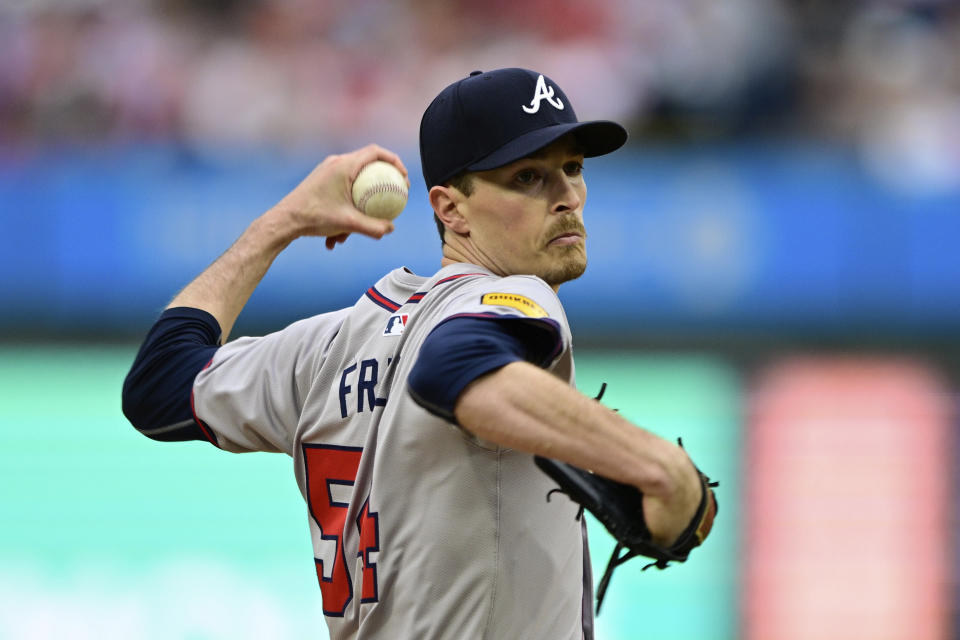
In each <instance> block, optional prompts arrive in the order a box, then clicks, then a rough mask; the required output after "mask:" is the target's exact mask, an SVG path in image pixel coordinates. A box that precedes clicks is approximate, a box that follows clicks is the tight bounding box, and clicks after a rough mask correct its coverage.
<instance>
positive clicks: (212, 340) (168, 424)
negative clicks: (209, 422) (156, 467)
mask: <svg viewBox="0 0 960 640" xmlns="http://www.w3.org/2000/svg"><path fill="white" fill-rule="evenodd" d="M219 343H220V325H219V323H218V322H217V320H216V319H215V318H214V317H213V316H212V315H210V314H209V313H207V312H206V311H202V310H200V309H194V308H191V307H174V308H172V309H167V310H166V311H164V312H163V313H162V314H161V315H160V317H159V318H158V319H157V321H156V323H154V325H153V327H152V328H151V329H150V332H149V333H148V334H147V337H146V338H145V339H144V341H143V345H141V347H140V351H139V352H138V353H137V357H136V359H135V360H134V362H133V366H132V367H131V368H130V372H129V373H128V374H127V377H126V379H125V380H124V381H123V414H124V415H125V416H126V417H127V419H128V420H129V421H130V423H131V424H133V426H134V427H136V428H137V430H138V431H140V432H141V433H142V434H144V435H145V436H147V437H149V438H153V439H154V440H163V441H178V440H208V437H207V436H206V435H205V434H204V432H203V430H202V429H201V428H200V426H199V425H198V424H197V423H196V422H195V421H194V419H193V409H192V408H191V406H190V397H191V392H192V390H193V381H194V378H196V377H197V374H198V373H199V372H200V371H201V370H202V369H203V368H204V367H205V366H206V365H207V363H209V362H210V360H211V358H213V354H214V353H215V352H216V351H217V348H218V346H219Z"/></svg>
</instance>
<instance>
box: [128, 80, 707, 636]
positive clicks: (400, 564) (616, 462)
mask: <svg viewBox="0 0 960 640" xmlns="http://www.w3.org/2000/svg"><path fill="white" fill-rule="evenodd" d="M626 137H627V135H626V131H625V130H624V129H623V127H621V126H620V125H618V124H616V123H613V122H609V121H591V122H580V121H578V120H577V117H576V115H575V113H574V110H573V106H572V105H571V104H570V101H569V99H568V97H567V96H566V95H565V94H564V93H563V91H561V89H560V87H558V86H557V85H556V83H554V82H553V81H552V80H551V79H550V78H548V77H547V76H545V75H542V74H540V73H537V72H534V71H529V70H525V69H500V70H496V71H490V72H486V73H481V72H474V73H472V74H470V75H469V76H468V77H466V78H463V79H461V80H459V81H457V82H455V83H453V84H451V85H450V86H448V87H447V88H445V89H444V90H443V91H442V92H441V93H440V94H439V95H438V96H437V97H436V98H435V99H434V100H433V102H432V103H431V104H430V106H429V107H428V108H427V110H426V111H425V113H424V115H423V119H422V122H421V128H420V155H421V162H422V168H423V175H424V178H425V181H426V186H427V189H428V190H429V202H430V205H431V207H432V209H433V213H434V216H435V220H436V222H437V225H438V229H439V231H440V237H441V252H440V256H439V257H440V268H439V270H438V271H437V272H436V273H434V274H431V275H426V276H421V275H417V274H414V273H412V272H411V271H409V270H408V269H405V268H402V267H401V268H397V269H394V270H392V271H390V272H389V273H387V274H386V275H384V276H383V277H382V278H381V279H380V280H379V281H378V282H375V283H371V284H370V286H369V288H368V289H367V290H366V291H358V292H357V301H356V303H355V304H354V305H353V306H352V307H349V308H345V309H338V310H332V311H328V312H326V313H321V314H320V315H316V316H313V317H310V318H306V319H304V320H301V321H299V322H295V323H293V324H292V325H290V326H288V327H286V328H284V329H281V330H279V331H277V332H276V333H272V334H269V335H266V336H263V337H256V338H253V337H245V338H239V339H235V340H232V341H227V336H228V335H229V333H230V331H231V328H232V327H233V324H234V322H235V320H236V318H237V316H238V315H239V313H240V311H241V309H242V308H243V306H244V304H245V303H246V301H247V300H248V298H249V296H250V294H251V293H252V291H253V290H254V288H255V287H256V286H257V284H258V283H259V282H260V280H261V279H262V277H263V276H264V274H265V273H266V272H267V270H268V268H269V267H270V264H271V263H272V261H273V260H274V258H276V256H277V255H279V253H280V252H281V251H283V250H284V249H285V248H286V247H287V246H288V245H289V244H290V243H291V242H292V241H294V240H295V239H297V238H299V237H301V236H321V237H324V238H325V242H326V246H327V248H328V249H333V248H335V247H336V245H337V244H338V243H341V242H344V241H345V240H347V239H348V237H349V235H351V234H354V233H360V234H364V235H367V236H370V237H373V238H381V237H383V236H384V235H386V234H388V233H389V232H390V231H392V229H393V223H392V222H391V221H389V220H383V219H376V218H373V217H369V216H365V215H363V214H362V213H361V212H360V211H359V210H358V209H357V208H356V207H355V206H354V204H353V202H352V199H351V196H350V193H351V184H352V182H353V180H354V178H356V176H357V175H358V173H359V172H360V170H361V169H362V168H363V167H364V166H365V165H367V164H369V163H371V162H373V161H376V160H381V161H385V162H388V163H390V164H392V165H394V166H395V167H397V168H398V169H399V170H401V171H402V172H403V174H404V175H406V169H405V168H404V166H403V163H402V162H401V161H400V159H399V158H398V157H397V156H396V155H394V154H393V153H391V152H389V151H387V150H385V149H382V148H380V147H377V146H374V145H371V146H368V147H365V148H363V149H360V150H358V151H355V152H353V153H348V154H345V155H340V156H331V157H329V158H327V159H326V160H324V161H323V162H322V163H321V164H320V165H318V166H317V167H316V169H314V171H313V172H312V173H311V174H310V175H309V176H308V177H307V178H306V179H305V180H304V181H303V182H302V183H301V184H300V185H299V186H297V187H296V188H295V189H294V190H293V191H291V192H290V193H289V194H288V195H286V196H285V197H284V198H283V199H282V200H280V201H279V202H278V203H277V204H276V205H275V206H274V207H272V208H271V209H269V210H268V211H266V212H265V213H264V214H262V215H261V216H260V217H259V218H257V219H255V220H254V221H253V222H252V223H251V225H250V226H249V227H248V228H247V230H246V231H245V232H244V233H243V234H242V235H241V236H240V238H239V239H238V240H237V241H236V243H235V244H234V245H233V246H232V247H230V248H229V249H228V250H227V251H226V252H225V253H224V254H223V255H222V256H220V258H218V259H217V260H216V261H215V262H214V263H213V264H212V265H211V266H210V267H208V268H207V269H206V270H205V271H204V272H203V273H201V274H200V275H199V276H198V277H197V278H196V279H195V280H194V281H193V282H191V283H190V284H189V285H188V286H187V287H186V288H185V289H183V290H182V291H181V292H180V293H179V294H178V295H177V296H176V297H175V298H174V299H173V301H172V302H171V303H170V305H169V306H168V307H167V309H166V310H165V311H164V312H163V313H162V314H161V315H160V317H159V319H158V320H157V321H156V323H155V325H154V326H153V327H152V328H151V330H150V331H149V333H148V334H147V337H146V339H145V341H144V343H143V345H142V347H141V349H140V351H139V353H138V354H137V357H136V360H135V362H134V363H133V366H132V368H131V370H130V373H129V374H128V376H127V379H126V381H125V383H124V388H123V409H124V413H125V415H126V416H127V417H128V419H129V420H130V421H131V423H132V424H133V425H134V426H135V427H136V428H137V429H138V430H139V431H140V432H142V433H143V434H145V435H147V436H149V437H150V438H153V439H155V440H160V441H177V440H190V439H199V440H207V441H209V442H210V443H211V444H213V445H214V446H216V447H218V448H220V449H224V450H227V451H233V452H244V451H274V452H282V453H286V454H287V455H289V456H291V457H292V458H293V462H294V470H295V473H296V479H297V482H298V484H299V487H300V491H301V493H302V495H303V499H304V502H305V505H306V516H307V518H306V519H307V525H308V527H309V530H310V536H311V538H312V541H313V553H314V558H313V562H314V569H315V571H316V576H317V582H318V585H319V590H320V595H321V601H322V607H323V612H324V615H325V619H326V622H327V625H328V627H329V633H330V637H331V638H333V639H334V640H345V639H348V638H359V639H373V638H390V639H396V638H404V639H407V638H410V639H412V638H451V639H454V638H456V639H462V638H489V639H503V638H535V639H536V638H542V639H544V640H557V639H571V640H573V639H576V640H581V639H583V638H592V637H593V607H592V603H593V585H592V579H591V575H592V571H591V566H590V560H589V556H588V553H587V545H586V532H585V527H584V524H583V519H582V518H581V517H580V515H581V513H582V506H585V507H587V508H589V509H591V511H594V512H595V513H598V514H599V515H598V517H599V518H600V519H601V521H602V522H603V523H604V524H605V525H607V526H608V528H610V529H611V532H612V533H614V535H615V536H617V539H618V541H620V542H621V545H622V546H623V547H624V548H626V549H628V551H637V550H638V549H639V551H638V552H639V553H642V554H644V555H649V556H650V557H653V558H654V559H656V560H657V563H656V564H657V565H658V566H665V565H666V563H667V561H669V560H676V561H682V560H684V559H686V554H687V553H689V551H690V549H691V548H692V547H694V546H696V545H697V544H699V543H700V542H701V541H702V540H703V538H704V537H705V536H706V535H707V533H709V530H710V525H711V523H712V519H713V515H714V514H715V513H716V501H715V498H714V495H713V491H712V489H711V484H710V483H709V482H708V481H707V480H706V478H705V476H703V475H702V474H700V473H699V471H698V470H697V468H696V467H695V466H694V464H693V463H692V462H691V460H690V459H689V458H688V457H687V455H686V453H685V452H684V451H683V449H682V448H681V447H679V446H677V445H675V444H673V443H671V442H667V441H665V440H663V439H661V438H659V437H658V436H656V435H654V434H652V433H650V432H648V431H645V430H643V429H640V428H638V427H636V426H635V425H633V424H630V423H629V422H627V421H626V420H624V419H623V418H621V417H620V416H619V415H618V414H617V413H615V412H614V411H611V410H609V409H607V408H605V407H604V406H603V405H601V404H600V403H599V402H596V401H595V400H594V399H592V398H590V397H587V396H584V395H582V394H580V393H579V392H577V391H576V390H575V388H574V386H573V385H574V365H573V356H572V352H571V335H570V328H569V326H568V323H567V318H566V316H565V314H564V310H563V307H562V305H561V303H560V301H559V299H558V298H557V289H558V288H559V286H560V285H561V284H563V283H564V282H567V281H569V280H572V279H574V278H577V277H579V276H580V275H581V274H582V273H583V271H584V269H585V268H586V240H587V233H586V229H585V223H584V204H585V202H586V195H587V189H586V182H585V180H584V175H583V162H584V159H585V158H588V157H593V156H598V155H602V154H606V153H609V152H611V151H614V150H615V149H617V148H619V147H620V146H621V145H622V144H623V143H624V142H625V140H626ZM330 269H331V273H335V266H331V268H330ZM587 470H589V471H587ZM558 488H559V489H560V490H561V491H562V492H564V493H566V494H567V497H564V496H559V495H556V493H555V492H556V490H557V489H558ZM551 493H554V495H552V496H550V499H549V500H548V495H549V494H551ZM617 505H626V506H625V507H624V508H623V509H620V510H619V511H607V510H605V509H604V507H605V506H617ZM625 524H629V525H630V532H629V533H623V530H622V529H618V527H621V525H625ZM631 536H632V537H631ZM641 544H646V545H648V546H647V547H642V546H638V545H641ZM619 549H620V547H618V551H619ZM651 549H652V550H653V551H651ZM658 553H659V554H660V555H659V556H658V555H657V554H658ZM628 555H629V554H628ZM623 558H624V557H622V556H617V557H616V558H615V559H614V562H613V563H611V567H612V566H615V563H616V562H619V561H622V559H623ZM608 577H609V576H607V578H608Z"/></svg>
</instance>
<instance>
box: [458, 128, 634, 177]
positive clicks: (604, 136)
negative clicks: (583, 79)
mask: <svg viewBox="0 0 960 640" xmlns="http://www.w3.org/2000/svg"><path fill="white" fill-rule="evenodd" d="M568 133H573V134H574V136H576V139H577V144H579V145H580V146H581V147H582V148H583V155H584V157H587V158H593V157H596V156H602V155H604V154H607V153H610V152H611V151H616V150H617V149H619V148H620V147H622V146H623V144H624V143H625V142H626V141H627V130H626V129H624V128H623V127H622V126H620V125H619V124H617V123H616V122H612V121H610V120H592V121H589V122H568V123H564V124H556V125H552V126H549V127H544V128H542V129H535V130H534V131H530V132H529V133H525V134H523V135H522V136H520V137H518V138H514V139H513V140H511V141H510V142H508V143H507V144H505V145H503V146H502V147H500V148H499V149H497V150H496V151H494V152H493V153H491V154H489V155H487V156H485V157H483V158H481V159H480V160H478V161H476V162H474V163H473V164H471V165H470V166H468V167H466V169H467V170H469V171H486V170H488V169H496V168H497V167H502V166H504V165H506V164H510V163H511V162H513V161H515V160H519V159H520V158H524V157H526V156H528V155H530V154H532V153H536V152H537V151H539V150H540V149H542V148H544V147H546V146H547V145H549V144H551V143H552V142H555V141H556V140H559V139H560V138H562V137H563V136H565V135H567V134H568Z"/></svg>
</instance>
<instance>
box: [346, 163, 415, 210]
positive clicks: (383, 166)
mask: <svg viewBox="0 0 960 640" xmlns="http://www.w3.org/2000/svg"><path fill="white" fill-rule="evenodd" d="M353 204H355V205H356V207H357V209H360V211H363V212H364V213H365V214H367V215H368V216H372V217H374V218H383V219H384V220H393V219H394V218H396V217H397V216H398V215H400V212H401V211H403V208H404V207H405V206H406V204H407V180H406V178H404V177H403V174H402V173H400V170H399V169H397V168H396V167H395V166H393V165H392V164H390V163H389V162H384V161H383V160H376V161H374V162H371V163H370V164H368V165H367V166H365V167H364V168H363V169H361V170H360V173H359V174H358V175H357V179H356V180H354V181H353Z"/></svg>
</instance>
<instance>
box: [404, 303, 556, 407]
mask: <svg viewBox="0 0 960 640" xmlns="http://www.w3.org/2000/svg"><path fill="white" fill-rule="evenodd" d="M560 348H561V338H560V331H559V327H558V326H556V325H555V323H553V322H551V321H532V320H526V319H524V318H517V317H512V316H503V317H475V316H470V317H468V316H464V317H454V318H451V319H450V320H446V321H444V322H442V323H441V324H439V325H437V326H436V327H435V328H434V329H433V331H431V332H430V335H428V336H427V338H426V340H425V341H424V343H423V346H422V347H421V349H420V354H419V355H418V356H417V362H416V364H414V366H413V369H412V370H411V372H410V378H409V380H408V383H407V384H408V389H409V391H410V395H411V397H412V398H413V399H414V401H416V402H417V404H419V405H420V406H422V407H423V408H424V409H426V410H427V411H429V412H431V413H433V414H435V415H438V416H440V417H442V418H444V419H446V420H450V421H451V422H456V420H455V419H454V416H453V407H454V404H455V403H456V401H457V398H458V397H459V396H460V393H461V392H462V391H463V390H464V388H466V386H467V385H468V384H470V383H471V382H473V381H474V380H476V379H477V378H479V377H480V376H482V375H484V374H485V373H489V372H491V371H493V370H495V369H499V368H500V367H502V366H504V365H507V364H510V363H511V362H516V361H518V360H525V361H527V362H532V363H534V364H536V365H537V366H540V367H546V366H548V365H549V364H550V363H551V362H552V361H553V358H554V357H556V355H557V354H558V353H559V352H560Z"/></svg>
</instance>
